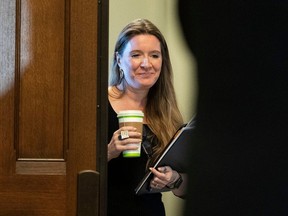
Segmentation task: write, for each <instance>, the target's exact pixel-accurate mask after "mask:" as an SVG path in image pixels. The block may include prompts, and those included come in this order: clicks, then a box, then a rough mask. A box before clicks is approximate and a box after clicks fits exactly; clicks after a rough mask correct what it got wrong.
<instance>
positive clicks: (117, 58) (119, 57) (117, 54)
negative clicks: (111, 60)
mask: <svg viewBox="0 0 288 216" xmlns="http://www.w3.org/2000/svg"><path fill="white" fill-rule="evenodd" d="M115 57H116V60H117V64H118V66H119V68H121V67H120V65H121V61H120V59H121V55H120V54H119V53H118V52H116V53H115Z"/></svg>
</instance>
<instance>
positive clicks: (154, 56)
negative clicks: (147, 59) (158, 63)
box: [152, 54, 160, 58]
mask: <svg viewBox="0 0 288 216" xmlns="http://www.w3.org/2000/svg"><path fill="white" fill-rule="evenodd" d="M152 58H160V55H158V54H153V55H152Z"/></svg>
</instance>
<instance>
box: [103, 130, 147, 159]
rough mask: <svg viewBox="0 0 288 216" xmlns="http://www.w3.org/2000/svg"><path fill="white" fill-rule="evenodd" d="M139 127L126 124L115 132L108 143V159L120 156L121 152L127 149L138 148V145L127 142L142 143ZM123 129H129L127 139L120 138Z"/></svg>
mask: <svg viewBox="0 0 288 216" xmlns="http://www.w3.org/2000/svg"><path fill="white" fill-rule="evenodd" d="M136 130H137V129H136V128H135V127H132V126H124V127H121V128H119V129H118V130H117V131H115V132H114V134H113V136H112V138H111V140H110V143H109V144H108V147H107V148H108V149H107V150H108V151H107V153H108V161H110V160H111V159H113V158H116V157H118V156H119V155H120V154H121V152H123V151H125V150H136V149H137V148H138V147H137V146H136V145H135V146H134V145H127V144H133V143H140V142H141V140H142V139H141V138H142V135H141V133H139V132H137V131H136ZM121 131H128V135H129V137H128V138H126V139H122V140H121V139H119V136H120V135H121Z"/></svg>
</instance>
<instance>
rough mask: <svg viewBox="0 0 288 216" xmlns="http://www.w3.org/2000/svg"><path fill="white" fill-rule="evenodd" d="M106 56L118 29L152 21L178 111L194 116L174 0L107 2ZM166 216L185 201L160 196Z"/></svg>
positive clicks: (188, 61)
mask: <svg viewBox="0 0 288 216" xmlns="http://www.w3.org/2000/svg"><path fill="white" fill-rule="evenodd" d="M109 7H110V8H109V19H110V21H109V55H110V57H109V58H110V60H111V59H112V56H113V49H114V44H115V42H116V38H117V36H118V34H119V32H120V31H121V29H122V28H123V27H124V26H125V25H126V24H127V23H128V22H130V21H132V20H134V19H136V18H146V19H149V20H150V21H152V22H153V23H154V24H155V25H156V26H157V27H158V28H159V29H160V30H161V31H162V33H163V35H164V36H165V38H166V41H167V43H168V47H169V51H170V57H171V61H172V66H173V71H174V86H175V89H176V95H177V99H178V103H179V108H180V110H181V112H182V114H183V117H184V120H185V121H188V120H189V119H190V118H191V116H192V115H193V114H194V113H195V112H196V106H195V102H196V97H197V79H196V62H195V60H194V58H193V56H192V54H191V53H190V52H189V50H188V48H187V45H186V43H185V41H184V40H183V36H182V32H181V27H180V26H179V21H178V17H177V0H141V1H140V0H109ZM163 201H164V204H165V208H166V211H167V212H166V213H167V216H175V215H177V216H180V215H181V212H182V207H183V205H184V201H183V200H181V199H180V198H177V197H175V196H173V194H172V193H171V192H166V193H163Z"/></svg>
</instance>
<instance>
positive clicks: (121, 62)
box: [117, 34, 162, 90]
mask: <svg viewBox="0 0 288 216" xmlns="http://www.w3.org/2000/svg"><path fill="white" fill-rule="evenodd" d="M117 62H118V66H119V68H121V69H122V70H123V72H124V79H125V81H126V85H128V86H127V87H128V88H133V89H139V90H144V89H145V90H148V89H150V88H151V87H152V86H153V85H154V84H155V83H156V81H157V80H158V78H159V76H160V72H161V66H162V54H161V45H160V41H159V40H158V38H157V37H155V36H154V35H149V34H141V35H137V36H134V37H133V38H132V39H131V40H130V41H129V42H128V43H127V44H126V47H125V49H124V51H123V54H122V55H120V54H119V53H117Z"/></svg>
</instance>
